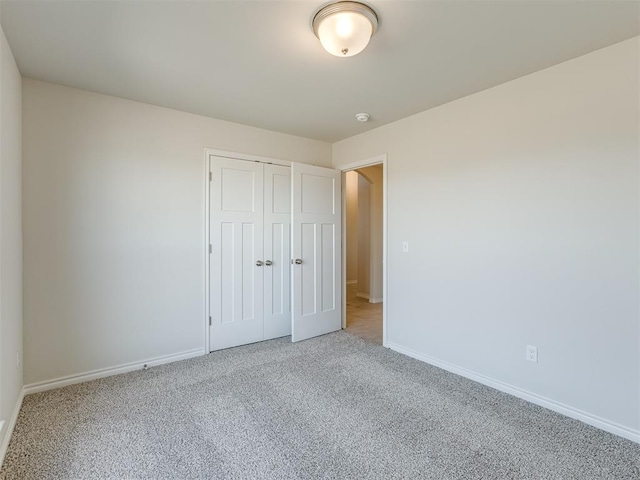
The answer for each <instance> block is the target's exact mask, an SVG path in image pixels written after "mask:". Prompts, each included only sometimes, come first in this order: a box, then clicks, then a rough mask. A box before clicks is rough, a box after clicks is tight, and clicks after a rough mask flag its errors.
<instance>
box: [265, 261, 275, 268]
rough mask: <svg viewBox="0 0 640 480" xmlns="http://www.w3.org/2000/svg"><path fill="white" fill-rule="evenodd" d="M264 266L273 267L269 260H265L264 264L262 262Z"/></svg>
mask: <svg viewBox="0 0 640 480" xmlns="http://www.w3.org/2000/svg"><path fill="white" fill-rule="evenodd" d="M264 264H265V265H266V266H267V267H270V266H271V265H273V262H272V261H271V260H267V261H266V262H264Z"/></svg>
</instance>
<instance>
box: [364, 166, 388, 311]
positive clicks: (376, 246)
mask: <svg viewBox="0 0 640 480" xmlns="http://www.w3.org/2000/svg"><path fill="white" fill-rule="evenodd" d="M358 173H360V174H362V175H364V177H366V179H367V181H368V182H369V239H368V250H369V256H368V266H367V271H368V274H369V282H368V285H369V287H368V289H367V294H368V296H369V301H370V302H372V303H380V302H381V301H382V251H383V250H382V247H383V230H382V228H383V204H382V203H383V178H382V165H374V166H371V167H366V168H360V169H358Z"/></svg>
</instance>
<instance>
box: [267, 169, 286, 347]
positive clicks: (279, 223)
mask: <svg viewBox="0 0 640 480" xmlns="http://www.w3.org/2000/svg"><path fill="white" fill-rule="evenodd" d="M264 229H265V234H264V258H265V267H264V268H265V271H264V274H265V283H264V339H265V340H268V339H270V338H277V337H284V336H285V335H291V266H290V264H289V261H290V258H291V169H290V168H289V167H283V166H280V165H269V164H266V165H264ZM267 260H268V261H270V262H271V265H267V263H268V262H266V261H267Z"/></svg>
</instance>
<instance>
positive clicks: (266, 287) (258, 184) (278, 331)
mask: <svg viewBox="0 0 640 480" xmlns="http://www.w3.org/2000/svg"><path fill="white" fill-rule="evenodd" d="M210 171H211V177H210V178H211V182H210V192H211V194H210V296H209V297H210V325H211V327H210V329H209V345H210V350H212V351H213V350H219V349H223V348H228V347H234V346H238V345H244V344H247V343H253V342H258V341H261V340H268V339H271V338H277V337H283V336H286V335H290V334H291V298H290V295H291V274H290V268H291V267H290V258H291V168H290V167H286V166H281V165H273V164H267V163H260V162H253V161H246V160H237V159H231V158H224V157H214V156H212V157H210Z"/></svg>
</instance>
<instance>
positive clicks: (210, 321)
mask: <svg viewBox="0 0 640 480" xmlns="http://www.w3.org/2000/svg"><path fill="white" fill-rule="evenodd" d="M209 326H211V317H209Z"/></svg>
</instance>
